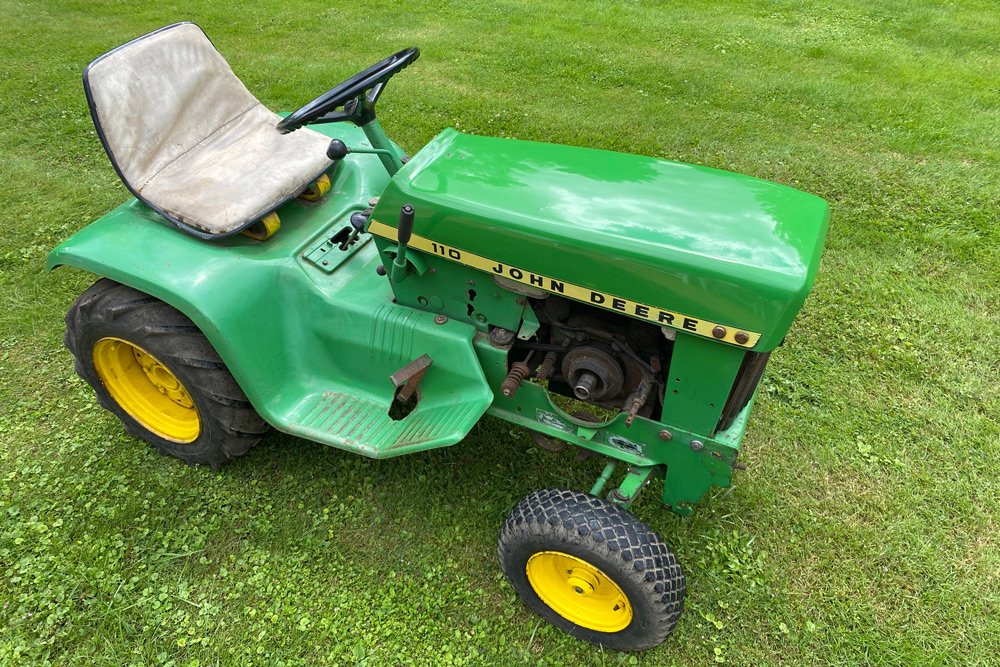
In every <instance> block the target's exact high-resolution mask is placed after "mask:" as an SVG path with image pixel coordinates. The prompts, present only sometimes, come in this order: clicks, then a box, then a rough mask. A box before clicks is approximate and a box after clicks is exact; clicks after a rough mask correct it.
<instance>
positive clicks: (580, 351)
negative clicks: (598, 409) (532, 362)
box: [562, 345, 625, 401]
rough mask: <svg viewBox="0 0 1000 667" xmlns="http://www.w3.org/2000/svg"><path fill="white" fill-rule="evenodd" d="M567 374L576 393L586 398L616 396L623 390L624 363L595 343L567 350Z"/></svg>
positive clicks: (563, 365)
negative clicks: (594, 345)
mask: <svg viewBox="0 0 1000 667" xmlns="http://www.w3.org/2000/svg"><path fill="white" fill-rule="evenodd" d="M562 372H563V376H564V377H565V378H566V382H567V383H568V384H569V385H570V386H571V387H573V393H574V394H576V397H577V398H579V399H580V400H583V401H598V400H601V399H602V398H613V397H615V396H617V395H618V394H619V393H620V392H621V390H622V384H623V383H624V382H625V372H624V370H622V366H621V363H619V362H618V360H617V359H615V358H614V357H612V356H611V355H610V354H608V353H607V352H605V351H604V350H602V349H600V348H598V347H593V346H591V345H582V346H579V347H575V348H573V349H571V350H570V351H569V352H567V353H566V356H565V357H564V358H563V363H562Z"/></svg>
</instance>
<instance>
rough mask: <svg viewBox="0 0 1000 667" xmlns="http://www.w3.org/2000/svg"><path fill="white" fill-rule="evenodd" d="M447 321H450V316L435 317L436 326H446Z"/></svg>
mask: <svg viewBox="0 0 1000 667" xmlns="http://www.w3.org/2000/svg"><path fill="white" fill-rule="evenodd" d="M447 321H448V316H447V315H435V316H434V324H444V323H445V322H447Z"/></svg>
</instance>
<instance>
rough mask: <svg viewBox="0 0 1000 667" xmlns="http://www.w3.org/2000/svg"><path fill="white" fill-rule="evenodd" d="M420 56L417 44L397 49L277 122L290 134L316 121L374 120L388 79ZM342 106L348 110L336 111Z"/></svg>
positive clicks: (359, 123) (360, 121)
mask: <svg viewBox="0 0 1000 667" xmlns="http://www.w3.org/2000/svg"><path fill="white" fill-rule="evenodd" d="M419 57H420V49H418V48H417V47H415V46H411V47H410V48H408V49H403V50H402V51H400V52H398V53H394V54H393V55H391V56H389V57H388V58H386V59H385V60H381V61H379V62H377V63H375V64H374V65H372V66H371V67H369V68H368V69H365V70H362V71H360V72H358V73H357V74H355V75H354V76H352V77H351V78H349V79H347V80H346V81H343V82H342V83H339V84H337V85H336V86H334V87H333V88H331V89H330V90H328V91H327V92H325V93H323V94H322V95H320V96H319V97H317V98H316V99H314V100H313V101H312V102H310V103H309V104H306V105H305V106H303V107H300V108H299V109H297V110H296V111H295V112H293V113H291V114H289V115H288V116H287V117H285V118H282V119H281V121H279V122H278V125H277V127H278V131H279V132H281V133H282V134H287V133H288V132H293V131H295V130H297V129H299V128H300V127H302V126H304V125H311V124H313V123H317V124H318V123H340V122H342V121H345V120H349V121H351V122H353V123H354V124H356V125H359V126H360V125H364V124H365V123H369V122H371V121H372V120H374V119H375V102H377V101H378V98H379V96H380V95H381V94H382V90H383V89H384V88H385V84H386V82H388V81H389V79H390V78H391V77H392V75H393V74H395V73H396V72H399V71H401V70H402V69H404V68H405V67H406V66H407V65H409V64H410V63H412V62H413V61H414V60H416V59H417V58H419ZM339 107H343V108H344V110H343V111H336V109H337V108H339Z"/></svg>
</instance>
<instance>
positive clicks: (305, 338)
mask: <svg viewBox="0 0 1000 667" xmlns="http://www.w3.org/2000/svg"><path fill="white" fill-rule="evenodd" d="M342 130H343V134H342V135H341V136H343V137H344V138H345V141H347V142H348V143H349V144H350V143H351V142H355V144H354V145H360V144H361V143H362V142H363V141H364V138H363V135H362V134H361V132H360V131H358V130H356V128H349V127H347V126H343V128H342ZM355 132H356V136H354V135H355ZM331 176H332V181H333V185H332V188H331V193H330V195H331V196H329V197H327V198H325V199H323V200H321V201H320V202H318V203H316V204H309V203H306V202H301V201H298V200H293V201H291V202H289V203H288V204H286V205H285V206H283V207H281V209H279V211H278V213H279V215H280V217H281V221H282V226H281V230H280V231H279V232H278V233H277V234H275V235H274V236H273V237H271V238H270V239H269V240H267V241H266V242H258V241H254V240H251V239H250V238H247V237H243V236H235V237H230V238H227V239H222V240H220V241H218V242H206V241H203V240H200V239H196V238H194V237H191V236H187V235H185V234H183V233H181V232H179V231H178V230H177V229H175V228H173V227H172V226H170V225H167V224H166V223H164V222H163V221H162V219H161V218H160V217H159V216H158V215H157V214H156V213H155V212H152V211H151V210H149V209H148V208H146V207H145V206H144V205H143V204H141V203H140V202H138V201H136V200H134V199H133V200H130V201H128V202H126V203H125V204H123V205H122V206H120V207H118V208H117V209H115V210H113V211H111V212H110V213H108V214H107V215H105V216H104V217H102V218H100V219H99V220H97V221H96V222H94V223H92V224H91V225H89V226H88V227H86V228H85V229H83V230H81V231H80V232H79V233H77V234H76V235H74V236H73V237H71V238H69V239H67V240H66V241H65V242H63V243H62V244H60V245H59V246H58V247H56V248H55V249H54V250H53V251H52V253H51V254H50V255H49V258H48V263H47V264H48V268H49V269H50V270H51V269H54V268H56V267H58V266H74V267H78V268H81V269H84V270H86V271H90V272H92V273H95V274H97V275H100V276H105V277H107V278H110V279H112V280H115V281H118V282H120V283H123V284H125V285H129V286H130V287H134V288H135V289H138V290H140V291H142V292H145V293H147V294H150V295H152V296H154V297H156V298H158V299H161V300H162V301H164V302H166V303H168V304H170V305H171V306H173V307H175V308H177V309H178V310H180V311H181V312H183V313H184V314H185V315H187V316H188V317H189V318H191V320H192V321H193V322H194V323H195V324H196V325H197V326H198V327H199V328H200V329H201V331H202V332H203V333H204V334H205V336H206V337H207V338H208V340H209V341H210V342H211V343H212V345H213V346H214V347H215V349H216V350H217V351H218V353H219V355H220V356H221V357H222V359H223V361H224V362H225V363H226V365H227V366H228V368H229V370H230V371H231V372H232V374H233V376H234V377H235V378H236V380H237V382H239V384H240V386H241V387H242V388H243V390H244V391H245V393H246V394H247V396H248V398H249V399H250V401H251V403H252V404H253V406H254V408H255V409H256V410H257V411H258V412H259V413H260V415H261V416H262V417H263V418H264V419H265V420H267V421H268V422H269V423H270V424H272V425H273V426H274V427H276V428H278V429H279V430H282V431H285V432H288V433H293V434H295V435H299V436H302V437H307V438H309V439H312V440H317V441H319V442H324V443H326V444H331V445H334V446H338V447H341V448H345V449H349V450H352V451H356V452H358V453H361V454H364V455H367V456H371V457H375V458H382V457H387V456H396V455H399V454H404V453H407V452H411V451H416V450H421V449H429V448H432V447H440V446H444V445H450V444H454V443H455V442H458V441H459V440H460V439H461V438H462V437H463V436H464V435H465V434H466V433H467V432H468V430H469V429H470V428H471V427H472V425H473V424H475V422H476V421H477V420H478V419H479V418H480V417H481V416H482V414H483V413H484V412H485V411H486V409H487V408H488V407H489V405H490V403H491V401H492V398H493V395H492V393H491V392H490V390H489V388H488V386H487V385H486V379H485V377H484V375H483V371H482V369H481V367H480V365H479V363H478V360H477V357H476V353H475V350H474V349H473V346H472V337H473V335H474V333H475V330H474V328H473V327H472V326H470V325H468V324H465V323H461V322H457V321H453V320H449V321H447V322H445V323H444V324H438V323H436V322H435V320H434V314H433V313H428V312H422V311H420V310H416V309H412V308H407V307H405V306H401V305H397V304H395V303H393V295H392V290H391V287H390V285H389V282H388V280H387V279H386V278H384V277H381V276H379V275H377V274H376V271H375V269H376V266H377V264H378V263H379V259H378V257H377V253H376V249H375V244H374V243H370V242H368V241H369V238H368V237H364V238H363V239H362V241H361V242H359V243H358V244H356V245H355V246H354V247H353V248H352V252H350V253H340V252H339V251H333V252H331V256H333V257H332V261H333V262H334V264H336V263H337V262H340V264H339V266H336V268H335V270H329V268H328V269H326V270H324V269H321V268H320V267H318V266H317V265H315V264H313V263H310V262H309V261H307V259H306V257H305V256H306V255H308V254H309V253H310V252H311V251H315V249H316V248H317V247H319V246H322V245H323V243H324V241H325V240H326V239H328V238H329V237H330V235H331V234H332V233H333V232H334V231H336V230H337V229H340V228H341V227H342V226H343V225H345V224H346V223H347V222H348V220H349V218H350V215H351V213H353V212H355V211H358V210H360V209H362V208H364V207H365V206H366V205H367V202H368V200H369V199H370V198H372V197H375V196H378V195H379V194H380V193H381V191H382V190H383V189H384V188H385V185H386V183H387V182H388V175H387V174H386V172H385V169H384V168H383V167H382V165H381V162H379V160H378V157H377V156H376V155H371V154H367V155H365V154H358V155H350V156H348V157H347V158H345V160H344V161H343V163H342V164H340V165H339V166H338V167H336V168H335V170H334V172H333V173H332V174H331ZM348 255H349V256H348ZM425 353H426V354H429V355H430V356H431V358H432V359H433V366H432V368H431V370H430V371H428V373H427V375H426V377H425V378H424V380H423V382H422V383H421V385H420V386H421V392H422V398H421V401H420V403H419V405H418V407H417V409H416V410H414V412H413V413H412V414H411V415H410V416H409V417H408V418H407V419H405V420H403V421H393V420H391V419H389V418H388V415H387V413H388V407H389V405H390V403H391V401H392V398H393V395H394V391H395V388H394V386H393V385H392V384H391V382H390V381H389V375H390V374H391V373H393V372H395V371H397V370H399V369H400V368H401V367H402V366H404V365H406V364H407V363H408V362H410V361H412V360H414V359H415V358H417V357H419V356H420V355H421V354H425Z"/></svg>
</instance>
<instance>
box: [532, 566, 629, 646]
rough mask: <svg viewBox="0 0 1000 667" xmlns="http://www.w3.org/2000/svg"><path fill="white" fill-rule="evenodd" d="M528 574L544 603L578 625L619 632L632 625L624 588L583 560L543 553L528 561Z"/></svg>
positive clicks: (596, 629)
mask: <svg viewBox="0 0 1000 667" xmlns="http://www.w3.org/2000/svg"><path fill="white" fill-rule="evenodd" d="M525 572H526V574H527V576H528V582H529V583H530V584H531V587H532V588H533V589H534V590H535V593H537V594H538V597H539V598H541V600H542V602H544V603H545V604H547V605H548V606H549V607H550V608H551V609H552V610H553V611H555V612H556V613H557V614H559V615H560V616H562V617H563V618H565V619H566V620H568V621H570V622H571V623H573V624H575V625H578V626H580V627H583V628H587V629H588V630H594V631H597V632H618V631H620V630H624V629H625V628H627V627H628V626H629V624H630V623H631V622H632V606H631V605H630V604H629V601H628V597H627V596H626V595H625V593H624V591H622V589H621V587H620V586H619V585H618V584H617V583H615V581H614V580H613V579H612V578H611V577H609V576H608V575H606V574H605V573H604V572H602V571H601V570H600V569H599V568H597V567H594V566H593V565H591V564H590V563H588V562H587V561H585V560H583V559H581V558H577V557H576V556H571V555H569V554H567V553H563V552H561V551H540V552H538V553H536V554H534V555H532V556H531V558H529V559H528V563H527V564H526V565H525Z"/></svg>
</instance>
